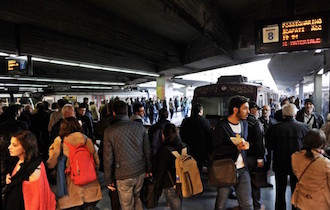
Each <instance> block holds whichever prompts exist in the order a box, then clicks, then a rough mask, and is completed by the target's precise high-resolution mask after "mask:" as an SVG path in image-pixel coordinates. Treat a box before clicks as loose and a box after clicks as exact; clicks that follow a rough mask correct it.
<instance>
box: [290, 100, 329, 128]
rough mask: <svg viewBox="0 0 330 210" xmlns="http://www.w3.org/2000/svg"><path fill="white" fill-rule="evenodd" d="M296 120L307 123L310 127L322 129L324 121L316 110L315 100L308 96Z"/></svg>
mask: <svg viewBox="0 0 330 210" xmlns="http://www.w3.org/2000/svg"><path fill="white" fill-rule="evenodd" d="M296 120H298V121H299V122H303V123H306V124H307V125H308V127H309V128H310V129H312V128H317V129H320V128H321V127H322V125H323V123H324V119H323V117H322V116H321V115H320V114H319V113H317V112H316V111H315V110H314V100H313V99H311V98H307V99H306V100H305V105H304V107H303V108H302V109H301V110H300V111H298V112H297V116H296Z"/></svg>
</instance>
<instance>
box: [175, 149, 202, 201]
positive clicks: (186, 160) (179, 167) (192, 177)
mask: <svg viewBox="0 0 330 210" xmlns="http://www.w3.org/2000/svg"><path fill="white" fill-rule="evenodd" d="M170 151H171V153H172V154H173V155H174V156H175V157H176V159H175V171H176V177H177V179H178V178H179V180H176V181H177V182H178V181H179V182H180V183H181V191H182V197H190V196H192V195H196V194H199V193H201V192H203V184H202V180H201V177H200V174H199V170H198V167H197V162H196V160H195V159H194V158H193V157H192V156H191V155H188V154H187V147H185V148H183V149H182V151H181V155H180V154H179V153H178V152H177V151H176V150H170Z"/></svg>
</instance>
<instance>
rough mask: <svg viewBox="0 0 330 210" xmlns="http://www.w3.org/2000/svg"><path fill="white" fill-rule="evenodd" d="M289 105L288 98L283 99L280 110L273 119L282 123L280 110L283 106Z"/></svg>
mask: <svg viewBox="0 0 330 210" xmlns="http://www.w3.org/2000/svg"><path fill="white" fill-rule="evenodd" d="M288 103H289V99H288V98H284V99H283V100H282V101H281V109H279V110H277V111H276V112H275V114H274V118H275V120H276V121H277V122H281V121H283V113H282V108H283V106H284V105H285V104H288Z"/></svg>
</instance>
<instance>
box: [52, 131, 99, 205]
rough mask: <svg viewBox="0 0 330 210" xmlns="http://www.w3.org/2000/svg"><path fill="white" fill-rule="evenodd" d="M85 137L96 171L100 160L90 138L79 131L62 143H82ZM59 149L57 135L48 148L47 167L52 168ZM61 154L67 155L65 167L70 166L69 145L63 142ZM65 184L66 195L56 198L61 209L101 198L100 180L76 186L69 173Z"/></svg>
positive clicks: (55, 162) (65, 138)
mask: <svg viewBox="0 0 330 210" xmlns="http://www.w3.org/2000/svg"><path fill="white" fill-rule="evenodd" d="M86 139H87V142H86V145H87V148H88V150H89V151H90V152H91V153H92V155H93V157H94V161H95V166H96V169H95V170H96V171H98V168H99V165H100V160H99V156H98V155H97V152H96V151H95V149H94V145H93V142H92V140H91V139H89V138H88V137H87V136H85V135H84V134H82V133H80V132H75V133H71V134H70V135H68V136H66V137H64V143H65V142H67V143H69V144H72V145H78V144H84V143H85V141H86ZM60 149H61V138H60V137H57V138H56V139H55V140H54V143H53V144H52V145H51V146H50V148H49V159H48V160H47V166H48V168H54V167H55V166H56V164H57V158H58V156H59V154H60V151H61V150H60ZM63 154H64V155H65V156H66V157H67V161H66V167H68V166H70V160H69V147H68V146H67V145H66V144H63ZM66 184H67V188H68V195H65V196H63V197H61V198H59V199H58V200H57V202H58V205H59V207H60V208H61V209H67V208H71V207H74V206H80V205H83V204H84V203H90V202H96V201H99V200H101V199H102V191H101V187H100V182H99V181H98V180H97V179H96V180H95V181H93V182H91V183H88V184H86V185H82V186H78V185H75V184H74V183H73V182H72V180H71V178H70V174H66Z"/></svg>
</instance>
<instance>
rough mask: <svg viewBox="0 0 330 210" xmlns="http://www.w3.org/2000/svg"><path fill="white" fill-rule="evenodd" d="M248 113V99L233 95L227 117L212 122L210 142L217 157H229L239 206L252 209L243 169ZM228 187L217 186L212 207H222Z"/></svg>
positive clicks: (226, 196)
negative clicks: (232, 167)
mask: <svg viewBox="0 0 330 210" xmlns="http://www.w3.org/2000/svg"><path fill="white" fill-rule="evenodd" d="M248 114H249V103H248V99H247V98H245V97H243V96H235V97H233V98H232V99H231V100H230V102H229V116H228V117H227V118H225V119H223V120H221V121H219V122H218V124H217V125H216V128H215V135H214V138H213V142H214V154H216V155H217V156H218V157H219V159H223V158H231V159H232V160H233V161H234V163H235V165H236V170H237V179H238V183H237V184H236V185H235V186H234V188H235V191H236V194H237V199H238V202H239V204H240V208H241V209H246V210H252V209H253V204H252V196H251V179H250V175H249V172H248V170H247V163H246V153H245V151H246V150H248V149H249V142H247V141H245V140H246V139H247V134H248V125H247V122H246V118H247V116H248ZM242 138H243V139H242ZM234 139H235V140H238V139H240V140H241V141H240V142H235V140H234ZM243 140H244V141H243ZM234 142H235V143H234ZM230 190H231V188H230V187H218V188H217V198H216V202H215V210H224V209H226V203H227V199H228V195H229V193H230Z"/></svg>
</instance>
